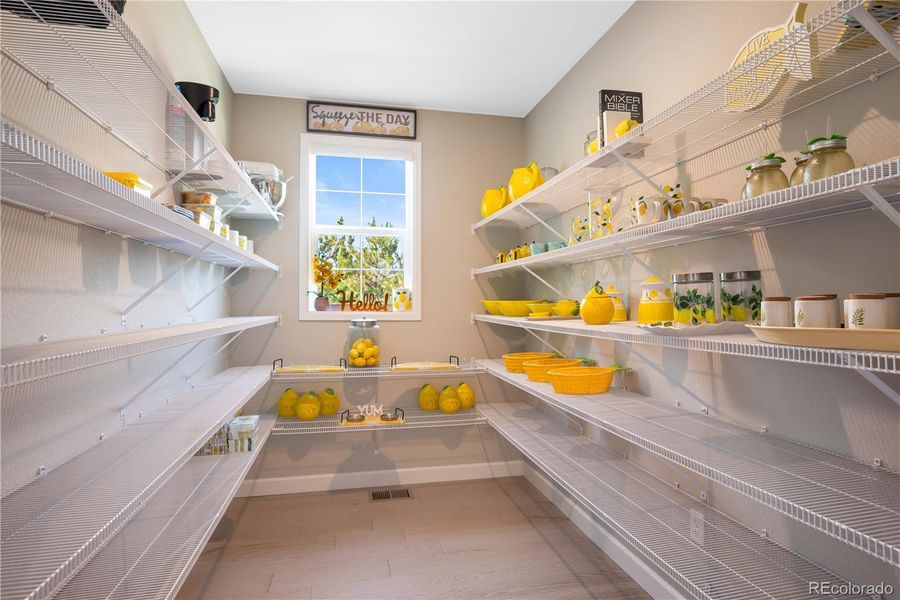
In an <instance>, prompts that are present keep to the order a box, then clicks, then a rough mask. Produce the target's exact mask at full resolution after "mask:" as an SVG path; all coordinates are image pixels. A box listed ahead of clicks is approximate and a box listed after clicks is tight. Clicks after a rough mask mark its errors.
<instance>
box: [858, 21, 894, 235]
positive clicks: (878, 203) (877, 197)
mask: <svg viewBox="0 0 900 600" xmlns="http://www.w3.org/2000/svg"><path fill="white" fill-rule="evenodd" d="M866 14H869V13H866ZM859 191H860V193H861V194H862V195H863V196H865V197H866V200H868V201H869V202H871V203H872V205H873V206H875V208H877V209H878V210H880V211H881V212H883V213H884V215H885V216H886V217H887V218H888V219H890V220H891V222H892V223H893V224H894V225H896V226H897V227H900V212H898V211H897V209H896V208H894V207H893V206H891V204H890V203H889V202H888V201H887V200H885V199H884V196H882V195H881V194H879V193H878V191H877V190H876V189H875V188H873V187H872V186H871V185H867V184H863V185H861V186H859Z"/></svg>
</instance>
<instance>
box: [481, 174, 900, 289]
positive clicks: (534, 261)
mask: <svg viewBox="0 0 900 600" xmlns="http://www.w3.org/2000/svg"><path fill="white" fill-rule="evenodd" d="M554 180H555V179H554ZM554 180H551V181H554ZM868 189H871V190H874V191H875V192H877V193H878V194H879V195H880V196H881V197H882V198H884V199H885V201H886V202H888V204H890V205H891V207H889V208H890V210H893V211H894V212H895V213H896V215H897V216H896V219H897V222H898V224H900V212H897V210H896V205H897V204H898V203H900V157H895V158H891V159H889V160H885V161H882V162H879V163H876V164H873V165H868V166H865V167H860V168H857V169H854V170H852V171H847V172H846V173H840V174H838V175H834V176H833V177H828V178H825V179H821V180H819V181H815V182H813V183H809V184H803V185H798V186H794V187H790V188H787V189H784V190H778V191H776V192H770V193H768V194H764V195H762V196H756V197H755V198H748V199H746V200H740V201H737V202H729V203H727V204H723V205H721V206H718V207H716V208H713V209H710V210H704V211H698V212H694V213H691V214H689V215H682V216H680V217H678V218H675V219H668V220H666V221H661V222H659V223H653V224H650V225H643V226H639V227H633V228H629V229H626V230H625V231H622V232H619V233H616V234H613V235H610V236H607V237H602V238H597V239H594V240H589V241H585V242H582V243H580V244H576V245H574V246H568V247H566V248H561V249H559V250H553V251H551V252H544V253H542V254H535V255H533V256H529V257H526V258H521V259H518V260H514V261H511V262H505V263H499V264H493V265H487V266H484V267H479V268H476V269H473V270H472V273H473V275H486V274H490V273H498V272H504V271H510V270H515V269H520V268H523V267H528V268H535V269H536V268H545V267H554V266H558V265H566V264H576V263H579V262H587V261H591V260H599V259H602V258H610V257H613V256H621V255H624V254H627V253H629V252H642V251H647V250H653V249H656V248H663V247H668V246H672V245H675V244H689V243H692V242H699V241H702V240H707V239H712V238H716V237H722V236H727V235H733V234H736V233H742V232H748V231H759V230H762V229H765V228H767V227H774V226H777V225H785V224H788V223H797V222H801V221H808V220H810V219H817V218H822V217H828V216H834V215H839V214H845V213H850V212H856V211H860V210H867V209H872V208H873V206H872V203H871V202H870V200H868V199H867V197H866V196H865V195H863V192H862V190H868Z"/></svg>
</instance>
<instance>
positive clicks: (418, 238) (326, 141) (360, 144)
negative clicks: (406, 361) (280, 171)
mask: <svg viewBox="0 0 900 600" xmlns="http://www.w3.org/2000/svg"><path fill="white" fill-rule="evenodd" d="M316 154H328V155H330V156H353V157H358V156H360V155H363V156H366V157H372V158H389V159H401V160H406V161H411V162H412V163H413V167H412V169H407V180H406V194H407V199H408V200H407V208H406V231H407V232H408V235H407V236H406V238H407V239H406V244H405V246H404V252H403V264H404V271H405V273H404V279H406V280H407V281H408V282H410V283H409V284H408V287H410V289H411V290H412V300H413V303H412V310H410V311H409V312H396V313H395V312H375V313H363V312H362V311H321V312H320V311H316V310H313V309H312V308H310V306H309V304H310V303H309V294H308V293H307V292H309V291H310V290H312V289H313V284H312V283H311V281H310V271H311V268H312V257H313V254H314V253H315V249H314V248H313V242H314V240H313V236H312V235H311V230H312V227H313V224H314V223H315V207H316V203H315V197H316V190H315V185H316V176H315V175H316V165H315V160H314V157H315V155H316ZM299 188H300V196H301V199H300V204H301V213H300V214H301V220H300V316H299V320H301V321H349V320H350V319H353V318H358V317H360V316H361V315H362V314H366V316H371V317H373V318H375V319H377V320H379V321H421V320H422V296H423V294H422V292H423V287H422V228H421V224H422V193H421V192H422V144H421V143H420V142H415V141H411V140H396V139H381V138H374V137H361V136H349V135H346V136H345V135H334V134H332V135H328V134H321V133H303V134H301V135H300V185H299ZM319 229H322V227H319ZM329 229H331V228H329ZM371 229H372V228H368V227H352V226H335V228H333V229H331V230H330V231H329V232H328V233H337V234H341V235H357V236H358V235H365V234H366V233H368V232H369V231H371ZM394 231H395V230H391V229H385V230H384V233H385V234H387V235H390V234H391V233H393V232H394ZM410 258H411V259H412V260H410Z"/></svg>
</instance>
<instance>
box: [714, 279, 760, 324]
mask: <svg viewBox="0 0 900 600" xmlns="http://www.w3.org/2000/svg"><path fill="white" fill-rule="evenodd" d="M762 297H763V296H762V283H761V275H760V272H759V271H732V272H731V273H719V298H720V299H721V301H722V320H723V321H757V322H758V321H759V319H760V316H759V315H760V312H759V311H760V307H761V305H762Z"/></svg>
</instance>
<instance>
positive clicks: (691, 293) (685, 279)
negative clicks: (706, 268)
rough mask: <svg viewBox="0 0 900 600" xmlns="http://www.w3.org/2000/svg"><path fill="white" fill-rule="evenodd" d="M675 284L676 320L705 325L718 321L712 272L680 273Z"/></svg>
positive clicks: (682, 322)
mask: <svg viewBox="0 0 900 600" xmlns="http://www.w3.org/2000/svg"><path fill="white" fill-rule="evenodd" d="M672 282H673V283H674V284H675V285H674V287H675V322H676V323H679V324H681V325H703V324H704V323H715V322H716V300H715V296H714V295H713V283H714V277H713V274H712V273H678V274H676V275H674V276H673V277H672Z"/></svg>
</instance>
